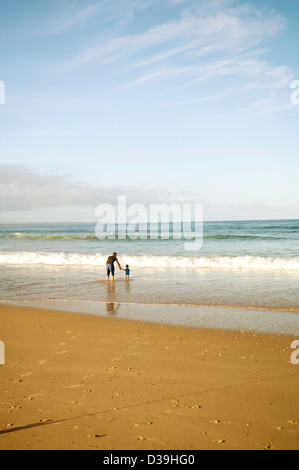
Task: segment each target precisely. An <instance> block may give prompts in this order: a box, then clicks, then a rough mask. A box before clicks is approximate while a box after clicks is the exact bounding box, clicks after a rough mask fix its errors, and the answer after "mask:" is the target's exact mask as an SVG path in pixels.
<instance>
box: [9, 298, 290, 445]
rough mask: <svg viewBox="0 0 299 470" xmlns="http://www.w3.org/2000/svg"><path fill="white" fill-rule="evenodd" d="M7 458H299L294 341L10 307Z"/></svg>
mask: <svg viewBox="0 0 299 470" xmlns="http://www.w3.org/2000/svg"><path fill="white" fill-rule="evenodd" d="M0 328H1V329H0V331H1V334H0V339H1V340H2V341H3V342H4V344H5V364H4V365H1V366H0V375H1V385H0V390H1V402H0V449H2V450H4V449H86V450H88V449H89V450H90V449H103V450H104V449H105V450H116V449H117V450H131V449H134V450H168V449H172V450H174V449H177V450H196V449H233V450H235V449H257V450H263V449H269V450H270V449H273V450H277V449H298V448H299V405H298V379H299V365H294V364H292V362H291V353H292V352H293V351H292V349H291V348H290V345H291V343H292V341H294V340H295V339H298V338H296V337H291V336H286V335H270V334H262V333H252V332H241V331H233V330H232V331H229V330H226V331H224V330H212V329H200V328H188V327H182V326H177V327H176V326H169V325H167V326H166V325H159V324H151V323H145V322H137V321H131V320H124V319H118V318H105V317H96V316H92V315H86V314H85V315H83V314H74V313H66V312H58V311H50V310H43V309H34V308H31V307H30V308H28V307H15V306H6V305H0Z"/></svg>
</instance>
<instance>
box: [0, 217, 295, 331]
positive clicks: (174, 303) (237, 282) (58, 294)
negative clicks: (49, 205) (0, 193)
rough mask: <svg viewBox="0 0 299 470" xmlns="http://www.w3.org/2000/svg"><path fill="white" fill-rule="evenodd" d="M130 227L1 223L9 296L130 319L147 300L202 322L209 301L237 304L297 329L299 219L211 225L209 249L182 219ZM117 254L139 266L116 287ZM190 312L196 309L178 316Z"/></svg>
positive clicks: (0, 258) (3, 276) (6, 299)
mask: <svg viewBox="0 0 299 470" xmlns="http://www.w3.org/2000/svg"><path fill="white" fill-rule="evenodd" d="M124 229H126V227H118V226H116V228H115V231H114V232H112V233H109V234H108V235H109V238H108V237H106V238H105V239H102V240H100V239H99V238H98V237H97V235H96V224H95V223H88V224H83V223H74V224H40V225H0V302H1V303H11V302H17V303H22V304H28V305H41V303H42V304H43V305H49V308H51V307H53V306H60V307H61V306H64V308H63V309H64V310H65V309H69V307H70V306H71V305H74V304H76V305H77V310H79V311H88V312H90V313H94V312H95V311H99V312H100V311H102V310H101V309H103V308H104V307H105V310H104V311H105V312H107V313H110V314H111V312H112V313H113V314H115V313H121V312H122V313H123V316H125V317H128V316H129V315H131V312H132V311H133V310H134V309H135V310H136V308H137V307H138V306H141V305H142V306H143V311H144V312H145V309H151V312H153V308H154V306H156V307H157V306H159V309H158V308H155V312H158V311H159V314H158V319H159V321H161V322H167V320H168V318H169V317H171V315H170V314H169V312H172V313H173V312H178V313H177V315H176V318H180V322H179V323H182V324H186V325H194V322H195V323H196V318H199V317H200V315H201V313H202V312H203V309H207V308H209V307H214V310H213V318H215V307H219V308H220V307H221V308H222V309H223V308H226V309H228V308H232V307H233V308H237V310H236V311H235V314H236V312H237V315H239V317H241V315H243V317H244V318H245V317H246V318H251V319H252V321H251V323H254V322H255V321H256V319H254V315H253V311H256V310H258V311H260V312H271V311H272V312H274V311H276V312H279V315H280V316H279V318H282V316H284V317H283V318H284V319H286V318H288V322H289V321H291V329H292V328H293V331H295V329H296V324H297V322H298V318H299V289H298V287H299V282H298V281H299V220H267V221H232V222H227V221H226V222H204V225H203V240H202V242H203V243H202V246H199V247H198V246H197V245H196V244H195V243H194V249H191V250H190V249H188V250H186V245H185V242H186V240H185V239H184V237H182V236H180V235H182V230H181V229H182V227H181V225H180V224H167V226H166V225H165V224H164V225H163V224H159V226H157V227H155V229H154V230H152V227H151V226H150V225H149V224H144V225H140V226H139V227H138V231H137V232H136V229H135V232H134V234H133V233H130V232H129V231H127V232H126V230H125V232H124ZM192 230H193V231H194V227H192V226H190V231H191V233H192ZM120 233H121V234H122V236H121V235H120ZM123 233H126V236H125V237H124V236H123ZM136 233H137V235H138V237H137V239H136ZM153 234H154V235H155V236H153ZM133 235H135V236H133ZM133 238H134V239H133ZM188 241H189V243H192V241H190V240H188ZM189 246H190V245H189ZM114 251H116V252H117V253H118V258H119V261H120V263H121V265H122V266H123V267H125V265H126V264H129V265H130V269H131V278H130V281H129V282H126V281H125V280H124V276H125V273H124V272H123V271H119V270H118V267H117V266H116V275H115V282H114V284H113V285H112V284H111V283H107V282H106V272H105V263H106V259H107V256H108V255H110V254H111V253H112V252H114ZM91 305H93V308H91ZM109 305H110V307H111V308H110V309H109ZM136 305H137V307H136ZM183 305H184V306H185V307H184V309H183V308H182V306H183ZM95 306H96V307H97V308H95ZM115 306H117V307H118V310H117V309H116V307H115ZM130 306H131V307H130ZM162 306H164V307H163V308H162ZM166 306H169V308H168V310H167V311H166V310H165V307H166ZM170 306H171V309H170ZM114 307H115V308H114ZM187 310H188V312H189V313H188V315H187V314H186V315H185V316H184V315H183V313H182V314H181V315H180V314H179V312H187ZM139 311H140V308H139ZM205 311H206V312H207V313H206V315H208V311H207V310H205ZM210 311H211V312H212V310H210ZM222 311H223V310H222ZM227 311H228V310H227ZM230 311H231V310H230ZM125 312H127V313H125ZM163 312H164V313H163ZM218 312H220V310H218ZM238 312H239V313H238ZM241 312H243V313H241ZM244 312H245V313H244ZM148 315H152V314H148ZM155 315H157V314H155ZM272 315H274V314H272ZM276 315H277V313H276ZM287 315H288V317H287ZM147 318H151V317H148V316H147ZM264 318H265V317H264ZM266 318H267V319H268V320H269V319H270V318H272V317H270V316H269V313H268V314H267V316H266ZM289 319H291V320H289ZM218 321H220V320H218ZM225 321H226V320H225V319H224V322H225ZM262 321H264V320H262ZM275 321H276V322H277V321H278V320H277V319H276V320H275ZM174 322H175V321H174ZM177 322H178V321H177ZM270 323H271V320H270ZM278 323H279V322H278ZM214 326H215V325H214Z"/></svg>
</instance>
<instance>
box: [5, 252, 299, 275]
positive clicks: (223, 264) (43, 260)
mask: <svg viewBox="0 0 299 470" xmlns="http://www.w3.org/2000/svg"><path fill="white" fill-rule="evenodd" d="M120 258H121V257H120ZM106 259H107V256H106V255H103V254H82V253H53V252H52V253H33V252H17V253H16V252H14V253H9V252H0V264H1V265H18V266H24V265H43V266H82V267H83V266H105V264H106ZM121 261H122V260H121ZM124 261H125V262H126V264H129V265H131V266H132V267H133V266H135V267H141V268H219V269H221V268H224V269H266V270H293V271H299V257H296V258H270V257H269V258H267V257H259V256H214V257H205V256H194V257H184V256H158V255H156V256H154V255H143V256H130V255H128V256H126V257H125V260H124Z"/></svg>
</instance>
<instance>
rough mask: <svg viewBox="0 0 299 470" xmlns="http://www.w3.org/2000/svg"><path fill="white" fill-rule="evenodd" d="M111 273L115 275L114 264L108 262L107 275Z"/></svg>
mask: <svg viewBox="0 0 299 470" xmlns="http://www.w3.org/2000/svg"><path fill="white" fill-rule="evenodd" d="M110 274H111V276H113V277H114V265H113V264H107V276H109V275H110Z"/></svg>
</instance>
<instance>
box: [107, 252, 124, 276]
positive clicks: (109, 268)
mask: <svg viewBox="0 0 299 470" xmlns="http://www.w3.org/2000/svg"><path fill="white" fill-rule="evenodd" d="M115 261H116V262H117V264H118V267H119V269H121V265H120V264H119V261H118V259H117V253H112V255H111V256H108V258H107V261H106V269H107V278H106V280H107V281H109V277H110V274H111V281H112V282H113V281H114V263H115Z"/></svg>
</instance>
